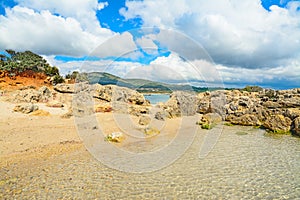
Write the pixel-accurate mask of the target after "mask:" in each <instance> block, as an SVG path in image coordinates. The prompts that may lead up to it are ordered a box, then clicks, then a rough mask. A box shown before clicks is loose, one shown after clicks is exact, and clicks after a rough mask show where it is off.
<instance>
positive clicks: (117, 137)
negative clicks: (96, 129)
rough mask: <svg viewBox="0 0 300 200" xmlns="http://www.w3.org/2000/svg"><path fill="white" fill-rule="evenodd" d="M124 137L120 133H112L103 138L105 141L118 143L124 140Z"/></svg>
mask: <svg viewBox="0 0 300 200" xmlns="http://www.w3.org/2000/svg"><path fill="white" fill-rule="evenodd" d="M124 139H125V138H124V135H123V133H121V132H113V133H111V134H109V135H107V136H106V137H105V140H106V141H109V142H117V143H120V142H122V141H123V140H124Z"/></svg>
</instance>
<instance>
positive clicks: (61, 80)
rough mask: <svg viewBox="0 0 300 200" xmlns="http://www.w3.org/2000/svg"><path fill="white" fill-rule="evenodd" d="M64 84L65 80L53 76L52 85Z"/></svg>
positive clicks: (58, 76)
mask: <svg viewBox="0 0 300 200" xmlns="http://www.w3.org/2000/svg"><path fill="white" fill-rule="evenodd" d="M64 82H65V79H64V78H63V77H62V76H60V75H55V76H54V77H53V84H54V85H56V84H59V83H64Z"/></svg>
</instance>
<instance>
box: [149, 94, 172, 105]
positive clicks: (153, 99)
mask: <svg viewBox="0 0 300 200" xmlns="http://www.w3.org/2000/svg"><path fill="white" fill-rule="evenodd" d="M144 97H145V99H147V100H149V101H150V103H151V104H153V105H154V104H157V103H159V102H166V101H168V100H169V98H170V95H169V94H144Z"/></svg>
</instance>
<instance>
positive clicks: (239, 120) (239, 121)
mask: <svg viewBox="0 0 300 200" xmlns="http://www.w3.org/2000/svg"><path fill="white" fill-rule="evenodd" d="M226 121H229V122H230V123H232V124H235V125H243V126H260V125H261V122H260V120H259V119H258V117H257V116H256V115H253V114H246V115H242V116H240V117H237V116H235V115H228V116H227V117H226Z"/></svg>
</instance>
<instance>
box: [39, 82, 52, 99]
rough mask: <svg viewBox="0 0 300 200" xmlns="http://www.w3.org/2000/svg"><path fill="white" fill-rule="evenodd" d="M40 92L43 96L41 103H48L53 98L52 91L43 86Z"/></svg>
mask: <svg viewBox="0 0 300 200" xmlns="http://www.w3.org/2000/svg"><path fill="white" fill-rule="evenodd" d="M38 91H39V92H40V94H41V99H40V100H39V101H42V102H47V101H48V100H49V99H50V98H51V97H52V92H51V90H50V89H49V88H48V87H46V86H42V87H41V88H40V89H39V90H38Z"/></svg>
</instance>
